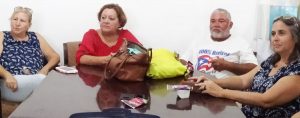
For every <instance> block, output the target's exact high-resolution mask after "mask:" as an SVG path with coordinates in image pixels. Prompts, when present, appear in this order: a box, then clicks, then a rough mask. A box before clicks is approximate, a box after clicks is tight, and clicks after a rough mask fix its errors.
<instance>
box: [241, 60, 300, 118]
mask: <svg viewBox="0 0 300 118" xmlns="http://www.w3.org/2000/svg"><path fill="white" fill-rule="evenodd" d="M273 56H274V55H271V56H270V57H269V58H268V59H267V60H266V61H264V62H263V63H262V64H261V69H260V70H259V71H258V72H257V73H256V74H255V76H254V80H253V83H252V85H251V88H250V89H249V91H251V92H259V93H264V92H266V91H267V90H268V89H269V88H271V87H272V86H273V85H274V84H275V83H276V82H277V81H278V80H279V79H281V78H282V77H285V76H289V75H300V59H299V58H298V59H297V60H295V61H293V62H292V63H290V64H289V65H287V66H285V67H282V68H280V69H279V70H278V72H277V73H276V74H275V75H273V76H269V73H270V72H271V70H272V68H273V65H272V64H271V58H272V57H273ZM241 110H242V111H243V113H244V114H245V116H246V117H247V118H290V117H291V116H292V115H293V114H294V113H296V112H298V111H300V97H297V98H295V99H294V100H292V101H290V102H289V103H287V104H284V105H281V106H277V107H272V108H263V107H259V106H254V105H246V104H245V105H243V107H242V109H241Z"/></svg>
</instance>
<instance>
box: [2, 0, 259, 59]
mask: <svg viewBox="0 0 300 118" xmlns="http://www.w3.org/2000/svg"><path fill="white" fill-rule="evenodd" d="M258 1H259V0H206V1H202V0H0V30H10V26H9V20H8V19H9V17H10V15H11V13H12V12H13V8H14V7H15V6H18V5H21V6H26V7H30V8H32V10H33V24H32V27H31V29H30V30H32V31H36V32H39V33H40V34H42V35H43V36H44V37H45V38H46V39H47V40H48V42H49V44H50V45H51V46H52V47H53V48H54V49H55V50H56V51H57V52H58V53H59V54H60V55H61V64H62V63H63V62H62V60H63V47H62V43H63V42H68V41H79V40H81V39H82V36H83V34H84V33H85V32H86V31H87V30H88V29H91V28H98V27H99V24H98V21H97V13H98V11H99V9H100V8H101V7H102V6H103V5H104V4H106V3H118V4H119V5H120V6H121V7H122V8H123V10H124V11H125V13H126V15H127V17H128V23H127V24H126V26H125V28H126V29H129V30H130V31H131V32H132V33H133V34H134V35H135V36H136V37H137V38H138V39H139V40H140V41H141V42H142V43H143V44H144V45H145V46H146V47H152V48H158V47H165V48H169V49H172V50H174V51H177V52H179V53H181V52H184V50H185V49H186V48H187V47H188V46H189V44H190V43H191V42H193V40H201V39H202V38H204V37H206V36H207V35H209V17H210V14H211V12H212V11H213V10H214V9H216V8H219V7H221V8H225V9H227V10H229V12H231V15H232V20H233V22H234V26H233V29H232V33H234V34H236V33H237V34H239V35H241V36H243V37H245V38H246V40H248V41H249V43H252V42H253V41H255V40H254V39H255V35H256V31H255V30H256V29H257V28H256V22H257V6H258ZM253 47H255V46H253Z"/></svg>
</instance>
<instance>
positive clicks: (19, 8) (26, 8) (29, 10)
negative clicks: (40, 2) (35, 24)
mask: <svg viewBox="0 0 300 118" xmlns="http://www.w3.org/2000/svg"><path fill="white" fill-rule="evenodd" d="M22 10H26V11H28V12H29V13H31V14H32V12H33V11H32V9H30V8H28V7H22V6H17V7H15V8H14V12H16V11H22Z"/></svg>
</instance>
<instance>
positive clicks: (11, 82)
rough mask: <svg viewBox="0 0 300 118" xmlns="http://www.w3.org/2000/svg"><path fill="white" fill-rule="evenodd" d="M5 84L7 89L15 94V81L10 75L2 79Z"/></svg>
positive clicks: (16, 84)
mask: <svg viewBox="0 0 300 118" xmlns="http://www.w3.org/2000/svg"><path fill="white" fill-rule="evenodd" d="M4 81H5V84H6V86H7V87H8V88H10V89H11V90H12V91H13V92H15V91H16V90H17V88H18V83H17V80H16V79H15V78H14V77H13V76H12V75H11V74H9V75H7V76H6V77H5V78H4Z"/></svg>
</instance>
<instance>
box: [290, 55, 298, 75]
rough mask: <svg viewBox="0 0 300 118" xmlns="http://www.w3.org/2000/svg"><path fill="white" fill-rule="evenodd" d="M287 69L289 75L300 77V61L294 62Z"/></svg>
mask: <svg viewBox="0 0 300 118" xmlns="http://www.w3.org/2000/svg"><path fill="white" fill-rule="evenodd" d="M287 69H288V70H287V71H288V72H290V73H289V75H300V59H298V60H296V61H294V62H292V63H291V64H290V66H289V67H288V68H287Z"/></svg>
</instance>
